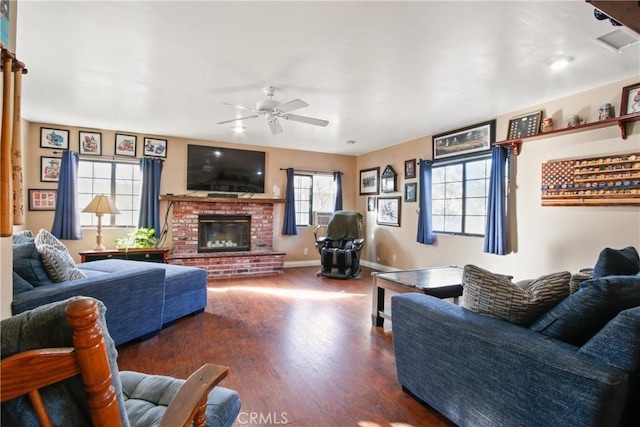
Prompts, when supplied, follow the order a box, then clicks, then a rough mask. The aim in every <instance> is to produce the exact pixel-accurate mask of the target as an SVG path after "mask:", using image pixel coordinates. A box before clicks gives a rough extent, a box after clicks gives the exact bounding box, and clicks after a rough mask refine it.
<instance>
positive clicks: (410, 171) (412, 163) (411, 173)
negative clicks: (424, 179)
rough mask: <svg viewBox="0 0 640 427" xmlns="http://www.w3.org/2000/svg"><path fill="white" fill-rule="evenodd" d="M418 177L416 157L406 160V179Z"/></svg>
mask: <svg viewBox="0 0 640 427" xmlns="http://www.w3.org/2000/svg"><path fill="white" fill-rule="evenodd" d="M415 177H416V159H411V160H405V161H404V179H411V178H415Z"/></svg>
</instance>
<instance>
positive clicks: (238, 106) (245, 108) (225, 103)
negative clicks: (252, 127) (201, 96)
mask: <svg viewBox="0 0 640 427" xmlns="http://www.w3.org/2000/svg"><path fill="white" fill-rule="evenodd" d="M222 104H223V105H229V106H231V107H235V108H240V109H242V110H249V111H253V108H249V107H243V106H242V105H235V104H229V103H228V102H223V103H222Z"/></svg>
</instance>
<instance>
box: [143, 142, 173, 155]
mask: <svg viewBox="0 0 640 427" xmlns="http://www.w3.org/2000/svg"><path fill="white" fill-rule="evenodd" d="M142 155H143V156H151V157H163V158H166V157H167V140H166V139H155V138H145V139H144V148H143V149H142Z"/></svg>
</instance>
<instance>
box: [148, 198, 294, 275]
mask: <svg viewBox="0 0 640 427" xmlns="http://www.w3.org/2000/svg"><path fill="white" fill-rule="evenodd" d="M160 200H164V201H169V202H171V203H172V217H171V230H172V238H171V243H172V248H171V252H170V253H169V256H168V262H169V263H170V264H176V265H186V266H193V267H200V268H204V269H205V270H207V275H208V277H209V278H226V277H238V276H255V275H267V274H280V273H282V272H283V268H284V267H283V266H284V256H285V255H286V254H285V253H284V252H278V251H274V250H273V230H274V228H273V227H274V224H273V209H274V204H275V203H282V200H280V199H253V198H252V199H249V198H233V199H232V198H230V199H223V198H209V197H189V196H169V195H166V196H165V195H163V196H160ZM224 217H226V218H227V219H228V220H229V221H230V223H231V225H230V226H229V225H225V226H222V228H218V229H216V230H209V231H208V232H205V236H204V237H203V236H202V235H200V236H199V234H198V230H199V227H198V222H199V220H202V219H203V218H205V219H207V220H212V219H213V220H215V221H219V220H221V219H224ZM243 220H246V221H247V222H248V224H250V226H249V237H250V241H249V242H244V243H241V242H239V241H233V240H232V239H231V238H229V237H226V236H227V235H228V233H227V231H228V230H229V227H231V228H233V227H235V225H234V224H235V223H236V222H237V221H243ZM201 233H202V230H201ZM234 244H236V245H238V246H236V247H237V248H238V249H237V250H236V249H235V248H234V246H233V245H234Z"/></svg>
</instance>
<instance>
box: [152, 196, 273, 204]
mask: <svg viewBox="0 0 640 427" xmlns="http://www.w3.org/2000/svg"><path fill="white" fill-rule="evenodd" d="M158 199H159V200H161V201H168V202H187V203H189V202H204V203H256V204H275V203H284V199H269V198H262V197H206V196H205V197H203V196H174V195H173V194H161V195H160V196H158Z"/></svg>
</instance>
